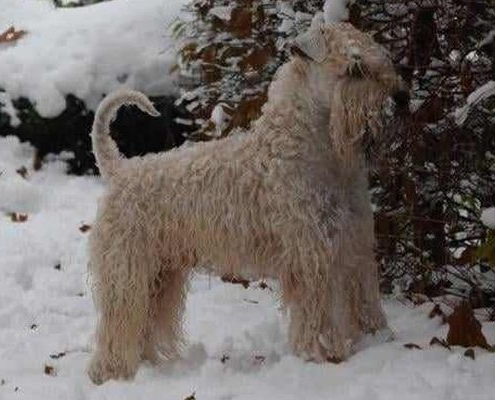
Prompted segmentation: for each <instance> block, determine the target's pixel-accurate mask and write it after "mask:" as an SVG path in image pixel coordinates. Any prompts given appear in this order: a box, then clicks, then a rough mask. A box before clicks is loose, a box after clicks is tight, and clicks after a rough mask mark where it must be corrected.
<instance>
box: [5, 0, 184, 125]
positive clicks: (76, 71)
mask: <svg viewBox="0 0 495 400" xmlns="http://www.w3.org/2000/svg"><path fill="white" fill-rule="evenodd" d="M185 3H186V0H167V1H163V0H146V1H131V0H113V1H109V2H104V3H100V4H95V5H91V6H86V7H79V8H67V9H64V8H55V7H54V6H53V4H52V2H51V1H48V0H0V10H2V11H1V12H0V32H2V31H4V30H6V29H7V28H8V27H9V26H11V25H15V27H16V28H17V29H24V30H27V31H28V34H27V35H26V36H24V37H22V38H21V39H20V40H18V41H17V42H16V43H15V44H4V45H1V44H0V88H3V89H4V90H5V91H6V92H7V93H8V96H9V97H10V98H11V99H16V98H18V97H20V96H25V97H28V98H29V99H31V100H32V101H34V102H35V103H36V110H37V111H38V112H39V113H40V115H41V116H43V117H54V116H56V115H58V114H60V113H61V112H62V111H63V110H64V108H65V96H66V95H67V94H74V95H76V96H77V97H79V98H80V99H82V100H84V101H85V102H86V105H87V106H88V108H90V109H94V108H95V107H96V106H97V104H98V103H99V101H100V100H101V98H102V96H103V95H104V94H106V93H109V92H111V91H113V90H115V89H117V88H119V87H122V86H125V87H130V88H134V89H138V90H141V91H144V92H146V93H147V94H150V95H161V94H168V93H170V92H172V91H173V90H174V78H173V76H172V75H171V74H170V69H171V67H172V65H173V63H174V62H175V54H174V53H175V49H174V46H173V40H172V39H171V37H170V35H169V30H168V27H169V26H170V24H171V23H172V22H173V21H174V19H175V18H176V17H177V16H178V15H179V13H180V10H181V7H182V6H183V5H184V4H185ZM0 100H1V99H0ZM3 102H5V99H4V101H3ZM7 112H9V114H10V115H11V116H13V117H14V118H15V114H14V113H13V112H12V109H7Z"/></svg>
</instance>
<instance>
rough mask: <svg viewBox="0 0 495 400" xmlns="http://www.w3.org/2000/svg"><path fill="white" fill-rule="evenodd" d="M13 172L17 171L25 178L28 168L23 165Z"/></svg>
mask: <svg viewBox="0 0 495 400" xmlns="http://www.w3.org/2000/svg"><path fill="white" fill-rule="evenodd" d="M15 172H17V173H18V174H19V175H20V176H21V177H22V178H24V179H27V176H28V170H27V168H26V167H25V166H24V165H23V166H22V167H21V168H19V169H17V170H16V171H15Z"/></svg>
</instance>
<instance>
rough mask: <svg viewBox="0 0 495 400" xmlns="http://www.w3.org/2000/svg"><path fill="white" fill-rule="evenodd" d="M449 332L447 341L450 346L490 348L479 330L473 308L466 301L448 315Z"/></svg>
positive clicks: (479, 325) (479, 326)
mask: <svg viewBox="0 0 495 400" xmlns="http://www.w3.org/2000/svg"><path fill="white" fill-rule="evenodd" d="M447 322H448V324H449V333H448V334H447V343H448V344H450V345H452V346H462V347H476V346H479V347H481V348H483V349H491V346H489V345H488V343H487V341H486V338H485V336H484V335H483V332H482V330H481V324H480V322H479V321H478V320H477V319H476V317H475V316H474V312H473V309H472V308H471V306H470V305H469V303H467V302H462V303H461V304H459V306H457V307H456V309H455V310H454V312H453V313H452V314H451V315H450V316H449V317H448V319H447Z"/></svg>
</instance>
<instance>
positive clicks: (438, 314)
mask: <svg viewBox="0 0 495 400" xmlns="http://www.w3.org/2000/svg"><path fill="white" fill-rule="evenodd" d="M428 317H429V318H435V317H441V318H442V321H443V323H445V322H447V316H446V315H445V313H444V312H443V311H442V309H441V308H440V305H438V304H435V307H433V309H432V310H431V311H430V313H429V314H428Z"/></svg>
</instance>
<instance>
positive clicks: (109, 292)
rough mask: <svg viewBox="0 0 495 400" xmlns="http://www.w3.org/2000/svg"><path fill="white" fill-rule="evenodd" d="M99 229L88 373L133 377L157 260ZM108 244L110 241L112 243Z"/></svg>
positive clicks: (98, 378)
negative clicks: (96, 315) (93, 335)
mask: <svg viewBox="0 0 495 400" xmlns="http://www.w3.org/2000/svg"><path fill="white" fill-rule="evenodd" d="M97 231H98V226H96V228H95V231H94V232H93V233H94V235H93V240H92V243H91V244H92V249H91V250H92V255H93V257H92V258H91V276H92V280H93V290H94V298H95V303H96V307H97V309H98V313H99V319H98V323H97V329H96V351H95V353H94V355H93V358H92V360H91V363H90V366H89V370H88V374H89V377H90V378H91V380H92V381H93V382H94V383H97V384H101V383H103V382H105V381H107V380H109V379H119V378H121V379H122V378H123V379H130V378H132V377H133V376H134V375H135V373H136V370H137V368H138V365H139V361H140V358H141V353H142V346H143V342H144V340H143V339H144V327H145V325H146V320H147V315H148V309H149V303H150V299H149V298H150V296H149V284H148V282H149V279H147V276H149V275H150V274H149V272H148V271H147V269H148V268H152V267H151V266H150V264H151V260H148V259H146V257H143V254H141V253H139V252H138V251H137V250H136V249H135V246H133V245H132V238H131V237H130V235H128V236H129V241H128V242H129V243H123V242H125V240H121V242H122V243H119V245H116V244H115V243H114V242H112V244H111V245H108V243H107V242H106V241H104V240H101V236H100V235H99V233H100V232H97ZM103 246H108V247H107V248H106V249H105V248H103Z"/></svg>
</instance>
